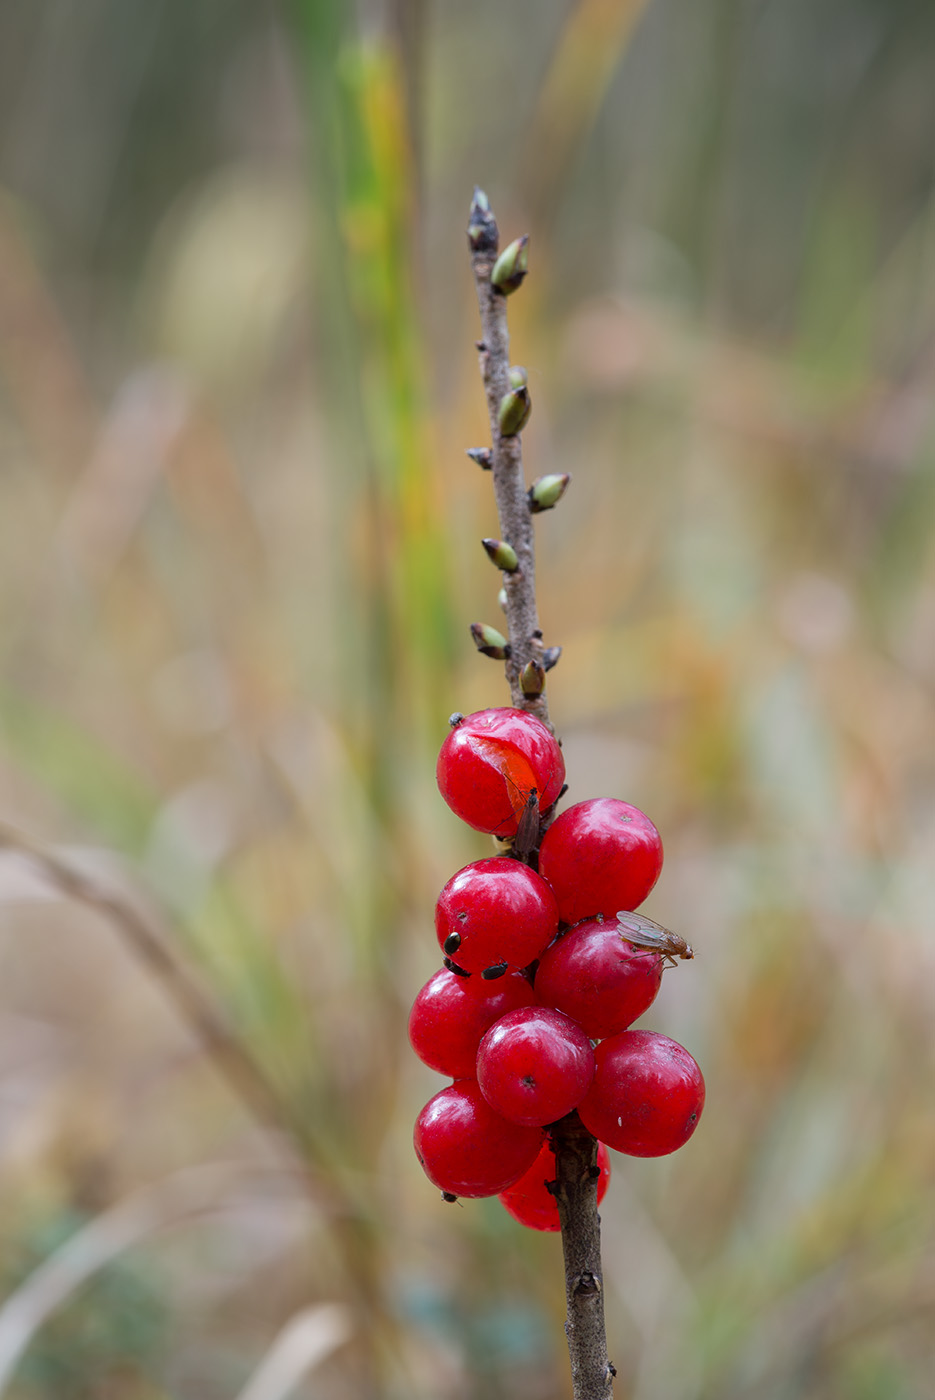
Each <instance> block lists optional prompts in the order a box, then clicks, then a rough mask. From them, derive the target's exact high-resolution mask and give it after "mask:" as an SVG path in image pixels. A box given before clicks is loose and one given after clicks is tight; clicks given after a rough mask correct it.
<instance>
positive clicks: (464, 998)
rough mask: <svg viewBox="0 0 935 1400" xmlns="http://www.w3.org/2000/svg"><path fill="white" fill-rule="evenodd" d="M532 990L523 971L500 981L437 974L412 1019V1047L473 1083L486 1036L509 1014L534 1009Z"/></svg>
mask: <svg viewBox="0 0 935 1400" xmlns="http://www.w3.org/2000/svg"><path fill="white" fill-rule="evenodd" d="M534 1001H535V996H534V994H533V990H532V987H531V986H530V985H529V983H528V982H527V980H526V978H525V977H523V976H521V974H520V973H518V972H511V973H508V974H507V975H506V976H504V977H501V978H499V979H497V980H496V981H493V982H490V981H483V980H482V979H481V978H479V977H458V976H457V975H456V974H455V973H452V972H449V971H447V970H441V971H439V972H436V973H435V975H434V976H433V977H430V978H429V980H428V982H426V984H425V986H424V987H423V988H422V990H421V991H420V992H419V994H418V996H417V997H416V999H415V1001H414V1002H413V1006H412V1011H411V1012H410V1014H409V1042H410V1044H411V1045H412V1048H413V1050H414V1051H415V1052H416V1054H417V1055H418V1057H419V1059H420V1060H421V1061H422V1062H423V1064H426V1065H428V1066H429V1068H430V1069H435V1070H438V1072H439V1074H447V1075H449V1076H450V1078H452V1079H473V1077H474V1074H475V1069H476V1063H477V1047H478V1045H479V1044H480V1042H481V1037H482V1036H483V1035H484V1032H485V1031H487V1030H489V1029H490V1027H491V1026H492V1025H493V1024H494V1022H495V1021H498V1020H499V1019H500V1017H501V1016H505V1015H506V1013H507V1012H508V1011H515V1010H516V1009H517V1008H518V1007H521V1006H532V1004H533V1002H534Z"/></svg>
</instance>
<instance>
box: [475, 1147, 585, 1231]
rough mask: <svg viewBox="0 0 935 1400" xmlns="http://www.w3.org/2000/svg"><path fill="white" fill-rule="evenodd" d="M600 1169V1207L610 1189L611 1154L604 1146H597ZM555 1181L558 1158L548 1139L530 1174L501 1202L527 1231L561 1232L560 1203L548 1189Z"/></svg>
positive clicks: (502, 1192) (506, 1191)
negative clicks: (549, 1183)
mask: <svg viewBox="0 0 935 1400" xmlns="http://www.w3.org/2000/svg"><path fill="white" fill-rule="evenodd" d="M597 1166H598V1170H599V1172H600V1176H599V1177H598V1179H597V1201H598V1205H600V1203H601V1201H602V1200H603V1199H604V1197H605V1196H606V1194H607V1187H608V1186H609V1185H610V1153H609V1152H608V1151H607V1148H606V1147H605V1146H604V1144H603V1143H602V1142H599V1143H598V1144H597ZM554 1180H555V1154H554V1152H553V1151H552V1144H551V1142H549V1139H548V1138H546V1140H545V1142H544V1143H543V1144H542V1148H541V1151H540V1152H539V1155H538V1157H537V1158H536V1160H535V1161H534V1162H533V1164H532V1166H531V1167H530V1168H529V1171H528V1172H524V1173H523V1175H522V1176H521V1177H520V1179H519V1181H515V1182H514V1183H513V1185H512V1186H508V1187H507V1189H506V1190H505V1191H501V1192H500V1195H499V1197H498V1199H499V1201H500V1203H501V1205H502V1206H504V1207H505V1209H506V1210H507V1211H509V1213H510V1215H512V1217H513V1219H514V1220H518V1221H519V1223H520V1224H521V1225H525V1226H526V1227H527V1228H528V1229H530V1230H551V1231H557V1230H560V1229H561V1223H560V1221H559V1218H558V1203H557V1202H556V1200H555V1197H554V1196H553V1195H552V1193H551V1191H550V1190H549V1188H548V1186H547V1185H546V1183H547V1182H549V1181H554Z"/></svg>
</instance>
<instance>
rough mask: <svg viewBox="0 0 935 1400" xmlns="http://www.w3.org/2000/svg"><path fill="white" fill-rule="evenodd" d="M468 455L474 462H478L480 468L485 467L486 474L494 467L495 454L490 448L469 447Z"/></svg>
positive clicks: (467, 449) (466, 449)
mask: <svg viewBox="0 0 935 1400" xmlns="http://www.w3.org/2000/svg"><path fill="white" fill-rule="evenodd" d="M465 451H466V452H467V455H468V456H469V457H470V459H471V461H472V462H476V463H477V465H478V466H479V467H483V469H484V471H485V472H489V471H490V469H491V467H492V466H493V454H492V453H491V451H490V448H489V447H467V448H465Z"/></svg>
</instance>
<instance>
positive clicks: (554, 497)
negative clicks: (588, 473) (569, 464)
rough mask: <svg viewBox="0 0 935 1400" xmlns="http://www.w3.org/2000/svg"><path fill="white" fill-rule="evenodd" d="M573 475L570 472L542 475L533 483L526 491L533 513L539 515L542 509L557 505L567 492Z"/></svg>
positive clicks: (549, 508)
mask: <svg viewBox="0 0 935 1400" xmlns="http://www.w3.org/2000/svg"><path fill="white" fill-rule="evenodd" d="M569 481H571V476H570V475H569V473H568V472H562V473H561V475H560V476H559V475H553V476H540V477H537V478H536V480H535V481H534V482H533V483H532V485H531V486H530V488H529V490H528V491H527V492H526V495H527V497H528V498H529V509H530V510H531V511H532V513H533V515H538V514H539V513H540V511H543V510H551V509H552V507H553V506H557V505H558V503H559V501H560V500H561V499H562V497H563V496H564V494H565V491H566V489H567V487H568V483H569Z"/></svg>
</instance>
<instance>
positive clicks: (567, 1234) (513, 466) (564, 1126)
mask: <svg viewBox="0 0 935 1400" xmlns="http://www.w3.org/2000/svg"><path fill="white" fill-rule="evenodd" d="M468 241H469V243H470V246H471V266H472V269H473V272H474V282H475V286H476V288H477V301H478V306H479V307H480V318H481V327H482V336H481V340H480V341H479V342H478V351H479V353H480V369H481V375H482V377H483V381H484V390H485V393H486V396H487V409H488V412H489V415H490V433H491V451H490V465H491V469H492V472H493V485H494V494H495V496H496V502H497V513H498V515H499V518H500V533H501V536H502V538H503V539H504V540H505V541H506V542H507V543H508V544H510V545H512V547H513V549H514V550H515V551H516V555H517V559H518V562H519V567H518V568H517V569H516V570H515V571H513V572H510V573H506V574H504V581H503V582H504V588H505V590H506V616H507V625H508V628H509V648H510V652H509V656H508V657H507V660H506V674H507V680H508V681H509V685H510V695H511V699H512V703H513V705H514V706H516V708H518V709H524V710H529V711H531V712H532V713H533V714H535V715H537V716H538V717H539V719H541V720H542V721H543V722H544V723H545V724H549V709H548V702H547V700H546V695H545V691H544V690H542V691H541V693H540V694H538V695H536V696H534V697H530V696H527V695H525V694H524V693H523V689H522V686H521V685H520V675H521V673H522V671H523V667H524V666H526V664H527V663H528V662H529V661H538V662H539V663H540V665H541V664H542V663H543V656H544V648H543V642H542V632H541V629H540V627H539V616H538V612H537V609H536V572H535V551H534V546H533V526H532V514H531V511H530V508H529V500H528V498H527V495H526V484H525V481H524V478H523V461H522V448H521V440H520V435H519V434H518V433H517V434H515V435H513V436H507V437H504V435H503V433H502V432H501V429H500V403H501V400H502V398H503V396H504V394H506V393H508V391H509V389H510V375H509V368H510V337H509V333H508V330H507V305H506V304H507V298H506V296H505V295H504V294H503V293H502V292H499V291H498V290H497V289H496V288H495V287H494V286H493V285H492V284H491V280H490V275H491V272H492V271H493V268H494V264H495V262H496V258H497V251H498V246H499V234H498V231H497V225H496V221H495V219H494V217H493V214H492V213H491V211H490V207H489V205H488V202H487V197H486V195H484V194H483V193H482V191H480V190H475V192H474V202H473V204H472V206H471V218H470V224H469V232H468ZM550 728H551V725H550ZM550 1135H551V1139H552V1147H553V1150H554V1152H555V1164H556V1182H555V1187H554V1191H555V1196H556V1200H557V1201H558V1209H559V1218H560V1220H561V1224H562V1249H563V1253H564V1258H565V1294H566V1301H567V1320H566V1323H565V1333H566V1336H567V1338H568V1352H569V1356H570V1358H571V1376H572V1386H573V1391H574V1400H611V1397H612V1394H613V1377H614V1369H613V1367H612V1366H611V1364H610V1362H609V1361H608V1358H607V1338H606V1333H605V1328H604V1279H603V1271H602V1268H601V1235H600V1219H599V1217H598V1213H597V1180H596V1176H595V1175H594V1171H595V1169H596V1159H597V1142H596V1140H595V1139H594V1138H593V1137H592V1135H591V1134H590V1133H589V1132H588V1131H587V1129H586V1128H585V1127H584V1126H583V1124H582V1123H581V1120H580V1119H579V1118H578V1115H577V1114H576V1113H572V1114H570V1115H569V1116H568V1117H567V1118H563V1119H562V1120H561V1122H560V1123H557V1124H555V1125H554V1127H553V1128H552V1129H551V1133H550Z"/></svg>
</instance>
